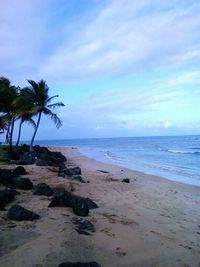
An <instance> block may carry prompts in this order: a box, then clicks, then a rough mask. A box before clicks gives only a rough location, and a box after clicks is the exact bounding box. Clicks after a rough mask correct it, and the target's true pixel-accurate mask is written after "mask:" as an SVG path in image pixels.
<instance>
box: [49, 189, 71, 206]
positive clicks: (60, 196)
mask: <svg viewBox="0 0 200 267" xmlns="http://www.w3.org/2000/svg"><path fill="white" fill-rule="evenodd" d="M72 206H73V195H72V194H71V193H69V192H67V191H61V192H56V193H55V194H54V196H53V198H52V199H51V202H50V204H49V207H72Z"/></svg>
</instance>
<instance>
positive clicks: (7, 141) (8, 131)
mask: <svg viewBox="0 0 200 267" xmlns="http://www.w3.org/2000/svg"><path fill="white" fill-rule="evenodd" d="M9 140H10V122H9V123H8V129H7V131H6V140H5V144H8V143H9Z"/></svg>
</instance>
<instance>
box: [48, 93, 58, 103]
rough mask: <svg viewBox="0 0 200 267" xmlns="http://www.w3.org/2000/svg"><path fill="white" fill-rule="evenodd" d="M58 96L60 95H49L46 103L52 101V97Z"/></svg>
mask: <svg viewBox="0 0 200 267" xmlns="http://www.w3.org/2000/svg"><path fill="white" fill-rule="evenodd" d="M56 97H59V95H54V96H52V97H49V98H48V99H47V101H46V104H48V103H50V102H51V101H52V99H54V98H56Z"/></svg>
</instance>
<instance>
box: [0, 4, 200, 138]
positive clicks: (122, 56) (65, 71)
mask: <svg viewBox="0 0 200 267" xmlns="http://www.w3.org/2000/svg"><path fill="white" fill-rule="evenodd" d="M199 14H200V1H198V0H172V1H169V0H154V1H152V0H68V1H66V0H59V1H57V0H44V1H41V0H13V1H7V0H1V14H0V40H1V41H0V62H1V64H0V75H1V76H6V77H8V78H10V79H11V81H12V83H14V84H16V85H20V86H22V87H23V86H25V85H26V79H33V80H36V81H38V80H40V79H45V80H46V81H47V83H48V85H49V87H50V94H51V95H54V94H59V96H60V100H62V101H63V102H64V103H65V105H66V107H65V108H62V109H59V110H58V111H57V112H58V114H59V116H60V117H61V119H62V121H63V127H62V128H60V129H59V130H56V128H55V127H54V125H53V123H51V122H50V121H49V120H47V119H45V118H43V121H42V124H43V126H42V127H41V128H40V129H39V132H38V135H37V139H58V138H62V139H65V138H66V139H67V138H85V137H113V136H144V135H145V136H146V135H177V134H199V133H200V115H199V114H200V104H199V103H200V16H199ZM31 135H32V129H31V128H30V127H26V128H25V129H24V136H23V138H24V139H28V138H29V136H31Z"/></svg>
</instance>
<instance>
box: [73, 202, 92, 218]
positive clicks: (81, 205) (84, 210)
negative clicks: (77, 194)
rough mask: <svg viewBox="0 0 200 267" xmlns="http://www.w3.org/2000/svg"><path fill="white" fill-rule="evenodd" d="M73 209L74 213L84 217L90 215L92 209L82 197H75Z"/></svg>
mask: <svg viewBox="0 0 200 267" xmlns="http://www.w3.org/2000/svg"><path fill="white" fill-rule="evenodd" d="M72 209H73V212H74V214H76V215H78V216H84V217H85V216H88V214H89V211H90V210H89V207H88V206H87V204H86V202H85V201H84V200H83V199H82V198H75V200H74V204H73V207H72Z"/></svg>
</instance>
